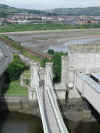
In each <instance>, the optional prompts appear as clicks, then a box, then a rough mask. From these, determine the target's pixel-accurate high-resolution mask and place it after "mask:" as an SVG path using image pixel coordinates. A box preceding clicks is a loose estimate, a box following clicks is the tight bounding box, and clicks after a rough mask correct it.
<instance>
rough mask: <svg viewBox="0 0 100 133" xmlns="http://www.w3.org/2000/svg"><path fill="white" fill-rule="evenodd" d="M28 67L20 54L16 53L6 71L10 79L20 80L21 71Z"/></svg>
mask: <svg viewBox="0 0 100 133" xmlns="http://www.w3.org/2000/svg"><path fill="white" fill-rule="evenodd" d="M25 69H26V66H25V64H24V63H23V62H22V61H21V59H20V58H19V56H18V55H14V59H13V61H12V63H10V64H9V66H8V68H7V70H6V72H7V75H8V80H9V81H15V80H18V79H19V77H20V75H21V73H22V72H23V71H24V70H25Z"/></svg>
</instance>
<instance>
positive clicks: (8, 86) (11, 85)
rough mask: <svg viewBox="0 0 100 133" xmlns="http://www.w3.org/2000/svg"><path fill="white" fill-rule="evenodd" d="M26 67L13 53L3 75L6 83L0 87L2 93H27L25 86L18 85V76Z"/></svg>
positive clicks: (24, 94)
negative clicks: (11, 59)
mask: <svg viewBox="0 0 100 133" xmlns="http://www.w3.org/2000/svg"><path fill="white" fill-rule="evenodd" d="M25 69H27V67H26V66H25V64H24V63H23V62H22V61H21V59H20V58H19V56H18V55H14V58H13V61H12V63H11V64H9V66H8V68H7V70H6V72H5V75H6V81H5V82H6V83H5V85H4V88H3V89H2V92H1V94H2V95H14V96H16V95H23V96H26V95H27V88H26V87H22V86H21V85H20V80H19V79H20V76H21V74H22V73H23V71H24V70H25Z"/></svg>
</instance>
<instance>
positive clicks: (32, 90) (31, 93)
mask: <svg viewBox="0 0 100 133" xmlns="http://www.w3.org/2000/svg"><path fill="white" fill-rule="evenodd" d="M39 67H40V65H39V63H36V62H31V66H30V71H31V78H30V80H31V81H30V87H29V89H28V91H29V92H28V97H29V100H36V90H35V88H36V86H38V84H39V83H37V80H39V79H37V78H38V77H36V74H37V73H38V72H39ZM38 82H39V81H38Z"/></svg>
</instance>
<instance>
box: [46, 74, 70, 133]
mask: <svg viewBox="0 0 100 133" xmlns="http://www.w3.org/2000/svg"><path fill="white" fill-rule="evenodd" d="M48 73H49V72H48ZM48 75H49V78H48V79H49V81H48V83H47V84H48V86H47V87H48V89H47V91H48V95H49V98H50V100H51V104H52V108H53V110H54V113H55V117H56V120H57V123H58V125H59V129H60V131H61V133H69V131H68V129H67V128H66V126H65V124H64V121H63V118H62V116H61V113H60V110H59V107H58V104H57V98H56V95H55V92H54V88H53V83H52V80H51V76H50V74H48Z"/></svg>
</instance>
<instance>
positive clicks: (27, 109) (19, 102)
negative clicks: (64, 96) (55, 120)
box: [0, 96, 96, 122]
mask: <svg viewBox="0 0 100 133" xmlns="http://www.w3.org/2000/svg"><path fill="white" fill-rule="evenodd" d="M58 103H59V108H60V110H61V113H62V116H63V118H64V119H65V120H70V121H73V122H79V121H82V122H96V118H95V117H94V116H93V114H92V112H91V111H90V107H89V105H88V104H87V103H86V101H84V100H83V99H71V100H67V101H66V102H65V101H64V100H63V101H60V100H58ZM2 111H9V112H19V113H24V114H31V115H35V116H38V117H41V115H40V110H39V105H38V102H37V101H29V100H28V98H27V97H26V96H23V97H20V96H19V97H8V98H3V97H2V98H0V112H2Z"/></svg>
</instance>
